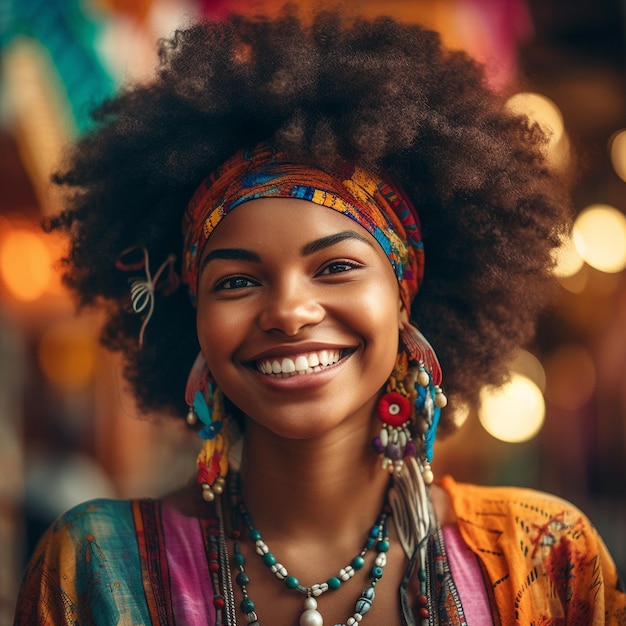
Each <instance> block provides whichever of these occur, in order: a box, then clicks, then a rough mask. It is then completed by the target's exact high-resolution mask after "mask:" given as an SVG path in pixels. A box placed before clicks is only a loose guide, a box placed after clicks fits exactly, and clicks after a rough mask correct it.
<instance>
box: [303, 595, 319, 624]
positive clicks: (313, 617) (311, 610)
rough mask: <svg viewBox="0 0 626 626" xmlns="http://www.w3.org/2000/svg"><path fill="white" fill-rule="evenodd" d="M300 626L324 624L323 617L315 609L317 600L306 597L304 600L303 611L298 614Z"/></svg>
mask: <svg viewBox="0 0 626 626" xmlns="http://www.w3.org/2000/svg"><path fill="white" fill-rule="evenodd" d="M300 626H324V618H323V617H322V614H321V613H320V612H319V611H318V610H317V600H316V599H315V598H311V597H308V598H307V599H306V600H305V601H304V612H303V613H302V615H300Z"/></svg>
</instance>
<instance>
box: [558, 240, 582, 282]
mask: <svg viewBox="0 0 626 626" xmlns="http://www.w3.org/2000/svg"><path fill="white" fill-rule="evenodd" d="M554 260H555V263H556V265H555V267H554V273H555V274H556V276H558V277H559V278H564V277H567V276H574V275H575V274H577V273H578V272H579V271H580V269H581V268H582V266H583V265H584V263H585V261H584V260H583V258H582V257H581V256H580V254H579V253H578V250H577V249H576V245H575V244H574V240H573V239H572V237H568V238H567V239H566V240H565V241H563V243H562V245H561V247H560V248H558V249H557V250H556V252H555V253H554Z"/></svg>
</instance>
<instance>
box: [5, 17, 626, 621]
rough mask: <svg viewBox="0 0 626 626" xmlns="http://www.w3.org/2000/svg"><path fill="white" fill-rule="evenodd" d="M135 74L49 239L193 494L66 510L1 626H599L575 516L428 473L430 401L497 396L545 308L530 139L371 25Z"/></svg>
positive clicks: (238, 48) (595, 585)
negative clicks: (183, 450)
mask: <svg viewBox="0 0 626 626" xmlns="http://www.w3.org/2000/svg"><path fill="white" fill-rule="evenodd" d="M160 53H161V65H160V68H159V73H158V76H157V78H156V79H155V80H154V82H153V83H152V84H149V85H137V86H135V87H132V88H128V89H127V90H125V91H122V92H121V93H120V94H119V95H118V96H117V97H116V98H114V99H113V100H111V101H108V102H106V103H104V104H103V105H102V107H101V108H100V109H99V110H98V111H97V112H96V115H95V117H96V122H97V123H96V125H95V127H94V128H93V130H92V131H90V132H89V133H88V134H86V135H85V136H84V137H83V138H82V139H80V140H79V141H78V143H77V145H76V146H75V148H74V150H73V152H72V153H71V154H70V155H69V156H68V160H67V162H66V164H65V166H64V169H63V170H62V171H61V172H60V173H58V174H57V175H56V178H55V179H56V182H57V183H58V184H60V185H63V186H64V187H65V190H66V192H67V208H66V210H65V211H64V212H63V213H61V214H60V215H59V216H57V217H56V218H53V219H52V220H51V221H50V224H49V227H50V228H51V229H60V230H64V231H67V232H68V233H69V234H70V236H71V243H72V245H71V249H70V253H69V256H68V258H67V259H66V260H65V263H66V269H67V272H66V279H67V281H68V282H69V284H70V285H71V286H72V287H73V288H74V289H75V292H76V294H77V297H78V300H79V301H80V302H81V303H83V304H94V303H98V304H103V305H104V307H105V309H106V311H107V313H108V320H107V324H106V326H105V328H104V331H103V339H104V341H105V343H106V344H107V345H108V346H109V347H110V348H111V349H114V350H120V351H122V352H123V354H124V357H125V359H126V370H125V374H126V377H127V379H128V381H129V382H130V383H131V385H132V386H133V388H134V390H135V393H136V397H137V400H138V404H139V406H140V408H142V409H143V410H144V411H145V412H149V411H151V410H154V409H156V410H160V411H161V410H164V409H166V410H169V411H171V412H173V413H176V414H178V415H180V416H181V417H182V416H186V420H187V423H188V424H189V425H190V427H191V428H194V429H197V430H198V433H199V435H200V437H201V438H202V440H203V444H202V447H201V451H200V454H199V456H198V463H197V470H198V473H197V481H196V483H199V485H198V484H190V485H188V486H187V487H185V488H183V489H181V490H180V491H179V492H177V493H174V494H172V495H170V496H168V497H166V498H163V499H162V500H157V501H154V500H133V501H128V502H126V501H124V502H122V501H110V500H96V501H92V502H87V503H85V504H83V505H80V506H79V507H76V508H75V509H72V510H71V511H69V512H68V513H67V514H66V515H65V516H63V517H62V518H61V519H60V520H58V521H57V523H55V524H54V525H53V526H52V527H51V528H50V530H49V531H48V532H47V533H46V535H45V536H44V538H43V539H42V541H41V543H40V544H39V547H38V548H37V551H36V554H35V555H34V556H33V559H32V561H31V563H30V565H29V568H28V570H27V572H26V576H25V580H24V583H23V587H22V592H21V595H20V599H19V603H18V612H17V616H16V623H17V624H32V623H54V624H57V623H58V624H61V623H106V624H109V623H132V624H175V623H178V624H181V623H182V624H190V625H200V624H202V625H206V624H210V625H214V626H217V625H228V626H236V625H237V624H252V625H253V626H254V625H256V626H258V624H259V623H263V624H265V625H267V624H272V625H275V626H293V624H296V623H299V624H300V626H321V625H322V624H324V623H326V624H339V625H342V626H354V625H355V624H359V623H360V622H361V621H362V620H366V622H367V623H371V624H372V625H374V624H385V625H388V624H389V625H403V626H406V625H413V624H420V625H422V626H424V625H426V624H446V625H460V624H467V623H469V624H481V625H482V624H507V625H508V624H529V623H546V624H547V623H561V622H562V623H568V624H574V623H580V624H597V625H599V624H604V623H608V624H614V625H615V624H620V623H623V622H624V619H625V618H626V594H625V593H624V590H623V587H622V585H621V582H620V580H619V578H618V576H617V573H616V571H615V567H614V565H613V562H612V560H611V557H610V556H609V554H608V553H607V551H606V549H605V547H604V544H603V542H602V540H601V539H600V537H599V536H598V535H597V533H596V532H595V530H594V528H593V527H592V525H591V524H590V522H589V521H588V520H587V518H586V517H585V516H584V515H583V514H582V513H581V512H580V511H578V510H577V509H575V508H574V507H573V506H572V505H570V504H569V503H567V502H563V501H562V500H559V499H558V498H555V497H553V496H550V495H547V494H543V493H538V492H534V491H528V490H521V489H512V488H495V487H491V488H488V487H479V486H475V485H462V484H457V483H455V482H454V480H453V479H452V478H450V477H443V478H441V479H439V480H435V479H434V475H433V469H432V466H431V463H432V455H433V443H434V441H435V436H436V434H437V432H438V431H451V430H452V428H453V420H452V419H451V418H450V417H449V416H448V415H447V414H446V405H447V403H448V397H449V398H450V404H451V405H452V409H453V410H454V408H455V407H458V406H462V405H468V404H470V405H471V404H475V403H476V401H477V400H478V397H479V393H480V389H481V387H482V386H483V385H485V384H497V383H500V382H502V381H503V379H504V377H505V363H506V362H507V360H508V358H509V356H510V354H511V352H512V351H513V350H514V349H515V348H517V347H518V346H519V345H521V344H523V343H524V342H525V341H526V340H527V339H528V338H529V337H530V335H531V333H532V327H533V323H534V320H535V317H536V315H537V313H538V312H539V311H540V309H541V307H542V306H543V304H544V303H545V300H546V297H547V296H548V294H549V292H550V288H551V286H552V285H553V278H552V275H551V268H552V258H553V256H552V253H553V250H554V248H555V247H556V246H557V245H558V242H559V238H560V235H561V234H562V233H563V232H565V229H566V226H567V223H568V207H567V204H566V202H565V201H564V198H565V197H566V194H564V187H563V181H561V180H559V178H558V176H557V175H556V174H555V173H554V172H552V171H551V170H550V168H549V166H548V164H547V163H546V161H545V158H544V153H543V146H544V144H545V141H546V138H545V137H544V136H543V134H542V133H541V131H540V129H539V128H538V127H535V126H533V125H531V124H530V123H529V122H528V120H527V119H525V118H523V117H519V116H516V115H515V114H513V113H511V112H510V111H508V110H507V109H506V106H505V102H504V99H503V98H501V97H500V96H499V95H497V94H495V93H493V92H491V91H489V89H488V88H487V87H486V86H485V85H486V83H485V81H484V78H483V70H482V68H481V67H480V66H479V65H477V64H476V63H475V62H474V61H472V60H471V59H469V58H468V57H467V56H465V55H463V54H461V53H456V52H455V53H452V52H449V51H447V50H445V49H443V48H442V47H441V45H440V42H439V38H438V36H437V35H436V34H435V33H433V32H429V31H426V30H424V29H422V28H420V27H417V26H408V25H402V24H398V23H396V22H394V21H393V20H391V19H387V18H383V19H379V20H375V21H366V20H361V19H348V18H347V17H346V16H345V15H341V14H340V13H336V12H330V13H328V12H320V13H318V14H317V15H315V16H314V18H313V20H312V21H311V22H309V21H306V22H303V21H301V20H300V19H299V18H298V16H297V15H296V14H295V13H294V9H293V8H288V9H286V10H285V11H284V12H283V14H282V15H281V16H280V17H277V18H271V19H266V18H262V17H259V18H255V19H250V18H243V17H240V16H231V17H229V18H228V19H226V20H225V21H224V22H219V23H206V22H203V23H200V24H197V25H194V26H191V27H190V28H188V29H186V30H182V31H179V32H177V33H176V34H175V35H174V37H173V38H172V39H170V40H167V41H163V42H162V43H161V45H160ZM181 224H182V228H181ZM176 259H179V260H176ZM129 272H130V273H131V274H130V278H131V284H130V289H129V281H128V279H129ZM179 276H180V280H179ZM180 283H182V286H181V284H180ZM520 302H523V303H524V306H523V307H521V306H519V303H520ZM137 314H139V315H137ZM426 337H428V340H427V339H426ZM431 344H432V345H431ZM433 346H434V348H433ZM435 349H436V353H435ZM444 385H445V394H444Z"/></svg>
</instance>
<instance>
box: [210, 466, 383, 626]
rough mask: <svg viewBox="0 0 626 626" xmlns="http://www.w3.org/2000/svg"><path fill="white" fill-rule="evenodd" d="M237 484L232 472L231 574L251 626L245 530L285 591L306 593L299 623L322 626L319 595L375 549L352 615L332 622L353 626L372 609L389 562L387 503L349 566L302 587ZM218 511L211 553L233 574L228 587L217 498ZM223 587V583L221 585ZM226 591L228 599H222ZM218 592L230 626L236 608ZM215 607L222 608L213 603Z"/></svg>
mask: <svg viewBox="0 0 626 626" xmlns="http://www.w3.org/2000/svg"><path fill="white" fill-rule="evenodd" d="M238 482H239V481H238V476H237V475H234V476H233V478H232V480H231V484H230V499H231V516H232V520H231V529H232V530H231V533H230V535H231V538H232V541H233V552H234V554H233V563H234V568H235V571H236V573H235V574H234V580H235V582H236V583H237V585H238V586H239V588H240V589H241V595H242V597H243V599H242V601H241V603H240V605H239V610H240V611H241V612H242V613H243V614H245V615H246V617H247V620H248V624H249V626H260V622H259V619H258V616H257V614H256V610H255V604H254V601H253V600H252V598H251V597H250V595H249V593H248V585H249V583H250V578H249V576H248V574H247V572H246V569H245V558H244V555H243V554H242V552H241V549H240V541H241V540H242V538H243V534H244V533H245V532H246V531H247V535H248V537H249V539H250V540H251V541H252V542H254V544H255V552H256V554H257V555H258V556H259V558H260V559H261V560H262V562H263V563H264V565H265V566H266V567H267V568H268V569H269V570H270V572H271V573H272V574H273V575H274V576H275V577H276V579H277V580H278V581H280V582H281V583H282V584H283V585H284V586H285V587H286V588H287V589H290V590H293V591H295V592H297V593H300V594H301V595H303V596H304V606H303V610H302V613H301V615H300V619H299V622H298V623H299V625H300V626H323V624H324V619H323V617H322V614H321V613H320V612H319V611H318V608H317V598H319V597H320V596H321V595H323V594H325V593H327V592H329V591H335V590H337V589H339V588H340V587H342V586H344V585H345V584H347V583H348V582H349V581H350V580H352V579H353V578H354V577H355V575H356V573H357V572H358V571H360V570H362V569H363V568H364V567H366V566H367V557H368V553H370V552H373V553H374V554H373V556H372V558H371V565H370V566H369V567H370V570H369V573H368V574H369V584H368V585H367V587H365V589H363V590H362V591H361V594H360V595H359V597H358V599H357V600H356V602H355V604H354V612H353V613H352V615H350V616H349V617H348V619H347V620H346V621H345V622H344V623H343V624H336V625H335V626H355V625H356V624H359V623H360V622H361V620H362V619H363V618H364V617H365V615H366V614H367V613H368V612H369V610H370V609H371V607H372V604H373V602H374V599H375V596H376V591H375V588H376V585H377V583H378V581H379V580H380V579H381V577H382V575H383V573H384V568H385V565H386V564H387V552H388V551H389V515H390V509H389V506H388V504H387V503H385V504H384V505H383V508H382V511H381V512H380V513H379V515H378V516H377V518H376V521H375V522H374V523H373V525H372V527H371V529H370V531H369V533H368V536H367V539H366V540H365V541H364V544H363V547H362V548H361V550H360V551H359V553H358V554H356V555H355V556H354V558H353V559H352V560H351V561H350V562H349V563H348V564H346V565H345V566H344V567H342V568H341V569H340V570H339V572H337V573H336V574H335V575H333V576H331V577H330V578H328V579H327V580H326V581H323V582H320V583H316V584H313V585H311V586H305V585H302V584H301V583H300V581H299V580H298V579H297V578H296V577H295V576H293V575H291V574H290V573H289V572H288V571H287V568H286V567H285V566H284V565H282V564H281V563H280V562H279V561H278V560H277V559H276V557H275V556H274V554H273V553H272V551H271V550H270V548H269V546H268V545H267V544H266V543H265V541H264V540H263V537H262V535H261V533H260V532H259V530H257V528H256V527H255V525H254V522H253V521H252V517H251V516H250V513H249V512H248V510H247V508H246V506H245V503H244V501H243V499H242V497H241V495H240V493H239V486H238ZM216 511H217V518H218V526H219V527H220V529H221V532H220V533H219V536H221V537H222V538H223V539H222V541H220V540H219V536H218V537H216V539H218V541H217V543H218V545H217V546H216V548H217V549H216V551H215V556H217V557H218V558H217V561H219V569H220V570H221V573H222V576H223V575H224V573H225V572H226V570H227V571H228V577H229V578H231V582H230V585H227V588H228V587H230V589H231V590H232V575H230V563H228V554H227V546H226V542H225V537H224V534H223V531H224V526H225V524H224V518H223V508H222V503H221V498H220V502H216ZM241 522H243V525H244V526H245V530H244V531H242V528H241ZM219 544H222V545H219ZM220 556H222V558H220ZM224 561H226V562H224ZM209 569H210V571H211V570H212V569H217V568H211V563H210V564H209ZM216 573H217V572H216ZM223 582H226V581H223ZM215 583H218V584H219V582H218V580H217V577H214V585H215ZM222 586H224V585H223V584H222ZM218 590H219V588H218ZM229 595H230V596H231V597H226V596H229ZM216 596H217V597H218V604H221V603H222V599H223V602H224V609H225V613H226V618H227V620H228V621H227V622H226V623H227V624H228V626H231V624H232V625H234V624H235V623H236V619H234V618H232V617H230V618H229V614H230V615H234V611H233V610H232V609H234V606H230V607H227V606H226V604H232V605H234V597H233V595H232V592H231V593H230V594H229V593H225V594H224V593H217V594H216ZM216 607H217V608H220V607H218V606H217V605H216Z"/></svg>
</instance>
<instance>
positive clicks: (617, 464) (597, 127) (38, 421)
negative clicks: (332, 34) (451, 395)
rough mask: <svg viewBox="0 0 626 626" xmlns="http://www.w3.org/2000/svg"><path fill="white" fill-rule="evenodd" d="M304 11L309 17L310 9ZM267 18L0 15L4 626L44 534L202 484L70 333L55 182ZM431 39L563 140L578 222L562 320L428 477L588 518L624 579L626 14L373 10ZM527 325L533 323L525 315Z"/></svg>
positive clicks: (23, 3)
mask: <svg viewBox="0 0 626 626" xmlns="http://www.w3.org/2000/svg"><path fill="white" fill-rule="evenodd" d="M312 2H313V0H311V1H310V2H307V1H306V0H300V2H299V4H302V5H310V4H312ZM280 4H281V3H279V2H274V1H271V0H266V1H264V2H263V1H261V2H254V3H253V2H249V1H245V0H230V1H229V0H222V1H219V0H213V1H211V0H204V1H203V0H139V1H132V0H0V624H5V623H6V624H8V623H11V619H12V617H11V616H12V613H13V608H14V602H15V593H16V590H17V586H18V584H19V579H20V576H21V573H22V571H23V568H24V565H25V562H26V560H27V559H28V556H29V555H30V552H31V550H32V548H33V546H34V543H35V542H36V540H37V538H38V537H39V536H40V533H41V532H42V530H43V529H44V528H45V527H46V526H47V525H48V524H49V523H50V522H51V521H52V520H53V519H54V518H55V517H56V516H57V515H59V514H60V513H61V512H62V511H64V510H65V509H67V508H68V507H70V506H72V505H73V504H75V503H77V502H79V501H82V500H85V499H89V498H92V497H96V496H111V497H122V498H127V497H133V496H159V495H161V494H163V493H165V492H166V491H168V490H169V489H172V488H174V487H176V486H177V485H179V484H180V483H182V482H184V481H186V480H187V479H188V478H189V477H190V476H191V475H192V474H193V471H194V467H195V454H196V448H197V442H196V440H195V437H194V436H192V435H191V434H190V433H188V432H186V431H185V428H184V425H183V424H184V422H183V420H179V421H175V420H171V419H167V418H166V417H164V416H154V419H149V420H146V419H138V417H137V412H136V410H135V408H134V405H133V401H132V397H131V395H130V394H129V393H128V390H127V389H126V388H125V385H124V382H123V380H122V377H121V376H120V365H119V361H118V359H117V357H116V355H111V354H109V353H107V352H105V351H104V350H103V349H102V348H101V347H100V346H99V343H98V327H99V324H100V320H99V318H98V314H97V313H96V312H93V311H81V312H79V313H77V312H76V311H75V308H74V306H73V304H72V302H71V300H70V298H69V296H68V294H67V293H66V292H65V291H64V289H63V287H62V285H61V282H60V279H59V273H58V267H57V264H56V261H57V260H58V258H59V257H60V256H61V255H62V254H63V250H64V245H65V243H64V241H63V240H60V239H57V238H55V237H52V236H49V235H44V234H43V233H42V232H41V230H40V228H39V223H40V220H41V219H42V217H45V216H46V215H49V214H50V213H53V212H55V211H56V210H58V208H59V198H58V197H57V196H56V194H55V191H54V189H52V188H51V187H50V185H49V182H48V181H49V177H50V173H51V171H52V170H53V168H54V164H55V163H56V162H57V160H58V158H59V155H60V153H61V151H62V149H63V147H64V145H66V144H67V142H68V141H71V140H72V138H74V137H76V136H77V135H78V134H79V133H80V132H82V131H83V130H84V129H85V128H87V127H88V125H89V111H90V109H91V108H92V107H93V106H94V105H95V104H96V103H97V102H99V101H100V100H101V99H102V98H103V97H105V96H106V95H108V94H111V93H112V92H113V91H114V90H115V89H116V88H118V87H119V86H120V85H123V84H125V83H127V82H128V81H131V80H143V79H146V78H149V77H150V76H151V74H152V71H153V67H154V64H155V62H156V55H155V45H154V44H155V41H156V40H157V39H158V37H160V36H164V35H168V34H170V33H171V32H172V31H173V29H174V28H175V27H176V26H177V25H180V24H182V23H184V22H187V21H189V20H190V19H193V18H194V17H196V16H198V15H209V16H212V17H216V18H219V17H220V16H222V15H224V14H225V13H226V12H228V11H230V10H233V9H235V10H238V11H252V10H258V9H263V10H267V11H272V10H276V9H277V7H278V6H279V5H280ZM350 5H351V6H353V7H354V8H355V9H357V10H358V11H359V12H361V13H363V14H367V15H375V14H380V13H389V14H392V15H395V16H396V17H398V18H400V19H402V20H406V21H415V22H421V23H423V24H426V25H428V26H431V27H433V28H435V29H437V30H439V31H440V32H441V33H442V36H443V38H444V41H445V42H446V43H447V44H448V45H450V46H451V47H454V48H463V49H465V50H467V51H468V52H469V53H470V54H472V55H474V56H475V57H477V58H479V59H480V60H482V61H484V62H485V63H486V64H487V67H488V72H489V80H490V81H491V82H492V84H493V86H494V87H495V88H496V89H500V90H503V92H504V93H505V94H506V95H507V97H509V96H510V100H509V101H508V102H509V106H510V107H512V108H515V109H516V110H520V111H524V112H526V113H527V114H528V115H530V116H531V117H532V118H533V119H536V120H537V121H538V122H539V123H540V124H542V125H543V126H544V127H546V129H548V130H549V132H550V133H551V142H550V146H549V156H550V158H551V159H552V160H553V162H554V164H555V167H574V168H575V169H576V172H577V175H576V186H575V189H574V206H575V210H576V214H577V217H576V221H575V223H574V228H573V231H572V234H571V240H569V241H568V242H567V245H566V246H565V247H564V250H563V254H562V255H561V256H560V258H559V259H558V265H557V272H558V274H559V280H560V283H561V288H560V292H559V294H558V300H557V302H556V303H555V305H554V307H553V308H552V309H551V310H550V311H549V312H548V313H546V315H545V316H544V317H543V318H542V320H541V321H540V324H539V328H538V333H537V338H536V340H535V341H534V342H533V343H532V344H531V345H529V346H527V347H526V348H527V349H526V350H524V351H521V352H520V354H519V355H518V356H517V358H516V359H515V361H514V362H512V363H511V383H510V384H509V385H508V386H507V387H505V388H503V389H500V390H498V391H495V390H485V393H484V401H483V407H482V410H481V411H480V412H479V413H477V414H473V413H472V414H464V413H463V412H462V411H460V410H458V411H457V413H456V415H455V416H456V418H457V419H458V422H459V424H460V425H461V428H460V430H459V432H458V433H457V434H455V435H454V436H453V437H451V438H449V439H448V440H445V441H443V442H441V443H439V444H438V449H437V450H436V453H435V471H436V473H438V474H439V475H441V474H443V473H445V472H451V473H452V474H453V475H454V476H455V477H456V478H457V479H458V480H462V481H472V482H478V483H483V484H517V485H523V486H528V487H533V488H538V489H542V490H545V491H550V492H553V493H556V494H558V495H560V496H562V497H564V498H567V499H568V500H570V501H572V502H574V503H575V504H577V505H578V506H580V507H581V508H582V509H583V510H584V511H585V512H586V513H587V514H588V515H589V517H590V518H591V519H592V521H593V522H594V523H595V525H596V526H597V527H598V529H599V530H600V532H601V534H602V536H603V537H604V539H605V541H606V543H607V544H608V546H609V549H610V550H611V552H612V554H613V556H614V558H615V559H616V561H617V563H618V567H619V569H620V570H621V572H622V575H624V572H625V571H626V384H625V383H626V373H625V372H626V272H624V268H625V267H626V217H625V213H626V194H625V191H626V182H624V181H625V180H626V130H625V129H626V84H625V81H626V67H625V61H626V57H625V54H626V53H625V49H624V39H625V32H626V4H625V3H623V2H622V1H621V0H550V1H548V0H363V1H360V2H351V3H350ZM520 306H523V303H520Z"/></svg>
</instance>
